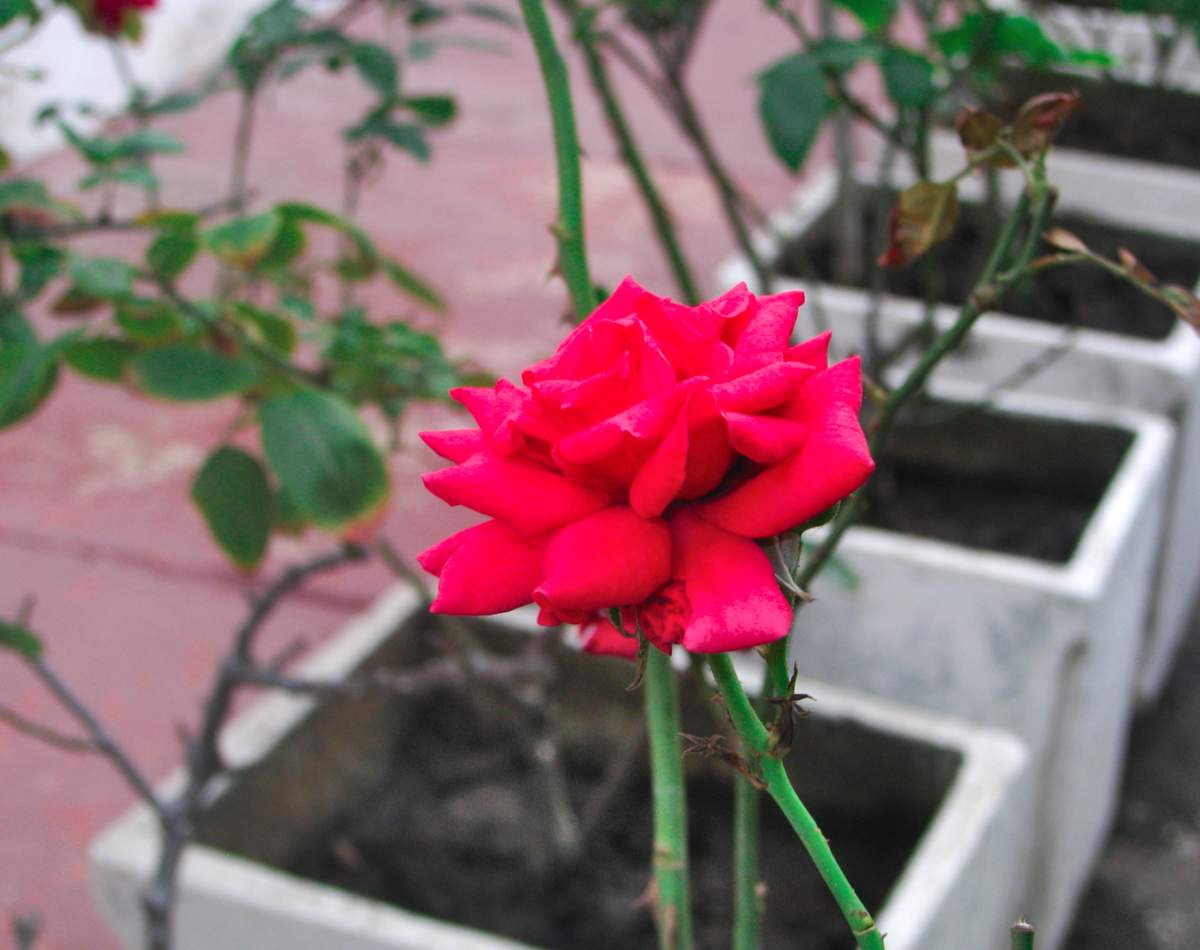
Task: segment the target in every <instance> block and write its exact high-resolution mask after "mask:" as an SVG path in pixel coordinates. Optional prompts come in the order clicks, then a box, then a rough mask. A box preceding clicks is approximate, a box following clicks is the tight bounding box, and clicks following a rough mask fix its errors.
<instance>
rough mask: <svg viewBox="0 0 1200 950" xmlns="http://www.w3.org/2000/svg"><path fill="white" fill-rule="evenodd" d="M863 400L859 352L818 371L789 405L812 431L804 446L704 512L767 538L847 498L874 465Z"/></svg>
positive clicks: (736, 529)
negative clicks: (860, 416)
mask: <svg viewBox="0 0 1200 950" xmlns="http://www.w3.org/2000/svg"><path fill="white" fill-rule="evenodd" d="M861 403H862V373H861V370H860V368H859V362H858V358H857V357H855V358H853V359H848V360H843V361H842V362H841V363H838V364H836V365H835V366H832V367H830V368H829V369H827V370H825V371H824V372H822V373H818V374H817V375H816V376H814V377H813V378H812V379H810V380H809V382H808V383H807V385H805V387H804V388H803V389H802V390H801V391H800V393H799V394H798V395H797V396H796V399H795V400H793V403H792V404H791V405H790V406H789V407H788V413H787V414H788V416H789V417H790V418H791V419H793V420H795V421H796V422H798V423H800V424H802V425H804V426H806V427H807V428H808V437H807V438H806V439H805V441H804V445H803V446H802V447H801V449H800V451H799V452H797V453H795V454H794V455H792V456H790V457H789V458H786V459H784V460H783V461H781V462H778V463H776V464H774V465H771V466H770V467H769V468H767V469H765V470H764V471H763V472H761V473H760V474H758V475H756V476H754V477H752V478H750V479H748V480H747V481H745V482H743V483H742V484H741V485H738V486H737V487H736V488H734V489H733V490H732V491H730V492H729V494H727V495H724V496H722V497H720V498H717V499H714V500H713V501H709V502H704V503H702V504H701V505H700V507H699V509H698V510H699V512H700V514H702V515H703V516H704V517H705V518H707V519H708V520H709V521H711V522H713V523H714V524H716V525H719V526H720V527H722V528H725V529H726V530H728V531H732V532H734V533H735V534H740V535H743V536H745V537H750V538H766V537H770V536H771V535H773V534H779V533H780V532H782V531H788V530H790V529H791V528H794V527H796V526H797V525H799V524H803V523H804V522H805V521H807V520H809V519H810V518H814V517H816V516H817V515H819V514H821V512H823V511H825V510H826V509H827V508H829V507H830V506H832V505H834V504H836V503H837V502H839V501H841V500H842V499H843V498H845V497H846V496H847V495H849V494H850V493H851V492H853V491H855V490H856V489H857V488H858V487H859V486H861V485H862V484H863V482H865V481H866V480H867V478H868V477H870V474H871V472H872V471H873V470H874V468H875V463H874V462H873V461H872V460H871V455H870V452H869V451H868V449H867V442H866V439H865V438H864V437H863V432H862V428H861V427H860V426H859V422H858V410H859V407H860V405H861Z"/></svg>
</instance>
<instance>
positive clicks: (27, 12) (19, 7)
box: [0, 0, 39, 26]
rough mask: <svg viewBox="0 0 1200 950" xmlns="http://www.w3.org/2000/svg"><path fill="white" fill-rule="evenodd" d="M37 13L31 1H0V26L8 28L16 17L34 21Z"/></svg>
mask: <svg viewBox="0 0 1200 950" xmlns="http://www.w3.org/2000/svg"><path fill="white" fill-rule="evenodd" d="M38 16H39V13H38V8H37V6H36V5H35V4H34V2H33V0H0V26H8V24H10V23H12V22H13V21H14V20H16V19H17V18H18V17H28V18H29V19H30V20H33V21H36V20H37V19H38Z"/></svg>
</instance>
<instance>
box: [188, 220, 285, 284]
mask: <svg viewBox="0 0 1200 950" xmlns="http://www.w3.org/2000/svg"><path fill="white" fill-rule="evenodd" d="M282 224H283V220H282V219H281V218H280V216H279V215H278V214H277V213H276V212H274V211H266V212H264V213H262V214H252V215H248V216H246V217H241V218H234V219H233V220H232V221H226V222H225V223H224V224H220V225H217V227H215V228H212V229H210V230H208V231H206V232H205V233H204V243H205V244H207V245H208V249H209V250H210V251H212V253H213V254H214V255H215V256H216V257H217V259H218V260H220V261H221V262H222V263H225V264H228V265H229V266H231V267H238V268H242V269H245V270H249V269H250V268H252V267H254V266H255V265H256V264H257V263H258V262H259V261H261V260H262V259H263V258H264V257H266V256H267V253H268V252H269V251H270V250H271V245H272V244H273V243H274V242H275V237H276V235H277V234H278V233H279V228H280V227H281V225H282Z"/></svg>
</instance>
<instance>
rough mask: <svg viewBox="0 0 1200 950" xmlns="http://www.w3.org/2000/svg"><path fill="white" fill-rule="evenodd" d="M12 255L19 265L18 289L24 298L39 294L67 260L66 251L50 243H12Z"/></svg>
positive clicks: (30, 298) (29, 298)
mask: <svg viewBox="0 0 1200 950" xmlns="http://www.w3.org/2000/svg"><path fill="white" fill-rule="evenodd" d="M12 255H13V258H14V259H15V260H16V261H17V263H18V264H20V266H21V279H20V281H19V283H18V290H19V291H20V294H21V296H22V297H23V298H24V299H25V300H32V299H33V298H34V297H36V296H37V295H38V294H40V293H41V292H42V291H43V290H44V289H45V287H46V285H47V284H48V283H50V281H52V280H53V279H54V278H55V277H57V276H58V275H59V274H60V273H61V272H62V269H63V265H64V264H65V263H66V261H67V255H66V252H65V251H63V250H61V249H60V248H57V247H54V246H53V245H50V244H29V243H24V244H14V245H12Z"/></svg>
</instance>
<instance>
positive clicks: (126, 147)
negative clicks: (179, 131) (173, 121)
mask: <svg viewBox="0 0 1200 950" xmlns="http://www.w3.org/2000/svg"><path fill="white" fill-rule="evenodd" d="M113 151H114V157H115V158H141V157H143V156H145V155H168V154H176V153H178V152H182V151H183V142H182V141H181V140H179V139H178V138H176V137H175V136H174V135H171V134H170V133H168V132H163V131H162V130H161V129H150V128H146V129H138V130H137V131H135V132H130V133H129V134H128V135H125V136H122V137H121V138H119V139H117V140H116V142H114V143H113Z"/></svg>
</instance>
